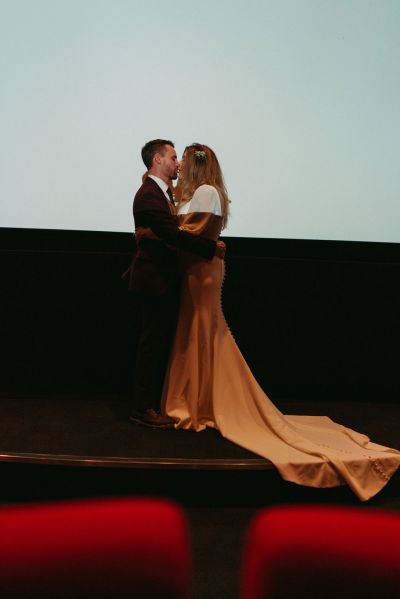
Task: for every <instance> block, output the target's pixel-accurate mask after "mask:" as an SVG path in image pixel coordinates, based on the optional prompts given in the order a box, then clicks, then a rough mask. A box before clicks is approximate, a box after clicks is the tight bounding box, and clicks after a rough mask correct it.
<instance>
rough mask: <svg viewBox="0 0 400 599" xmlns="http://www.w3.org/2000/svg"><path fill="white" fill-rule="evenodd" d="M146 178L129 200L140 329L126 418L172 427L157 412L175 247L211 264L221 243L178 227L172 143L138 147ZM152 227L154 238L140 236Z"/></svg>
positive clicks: (173, 294) (175, 282)
mask: <svg viewBox="0 0 400 599" xmlns="http://www.w3.org/2000/svg"><path fill="white" fill-rule="evenodd" d="M142 159H143V162H144V163H145V165H146V168H147V169H148V175H147V177H146V178H145V180H144V182H143V184H142V186H141V187H140V189H139V190H138V192H137V193H136V196H135V199H134V202H133V215H134V219H135V230H136V232H137V233H138V236H137V239H138V243H137V245H138V248H137V252H136V255H135V257H134V259H133V261H132V264H131V266H130V268H129V269H128V271H127V272H126V273H125V275H124V277H128V280H129V290H130V291H131V292H133V293H135V294H137V295H138V296H139V297H140V299H141V309H142V330H141V335H140V339H139V343H138V349H137V358H136V365H135V373H134V377H135V380H134V402H135V407H134V410H133V411H132V413H131V416H130V419H131V420H132V421H133V422H135V423H138V424H142V425H144V426H149V427H153V428H171V427H172V426H173V421H172V420H171V419H170V418H168V417H166V416H163V415H162V414H161V413H160V400H161V394H162V385H163V380H164V375H165V371H166V367H167V362H168V355H169V351H170V348H171V344H172V339H173V335H174V332H175V326H176V320H177V315H178V309H179V271H178V255H177V251H176V248H179V249H182V250H185V251H187V252H191V253H194V254H197V255H199V256H202V257H203V258H206V259H208V260H211V258H213V257H214V256H217V257H219V258H223V257H224V254H225V244H224V243H223V242H222V241H217V242H215V241H213V240H211V239H206V238H202V237H198V236H195V235H191V234H190V233H188V232H186V231H181V230H180V229H179V224H178V219H177V216H176V213H175V206H174V203H173V198H172V192H171V190H170V186H171V184H172V180H174V179H176V178H177V176H178V166H179V163H178V158H177V155H176V151H175V148H174V144H173V143H172V142H171V141H169V140H165V139H155V140H152V141H149V142H148V143H147V144H146V145H145V146H143V148H142ZM144 229H151V231H152V235H151V236H149V235H146V236H143V237H140V234H139V233H140V231H141V230H142V231H143V230H144Z"/></svg>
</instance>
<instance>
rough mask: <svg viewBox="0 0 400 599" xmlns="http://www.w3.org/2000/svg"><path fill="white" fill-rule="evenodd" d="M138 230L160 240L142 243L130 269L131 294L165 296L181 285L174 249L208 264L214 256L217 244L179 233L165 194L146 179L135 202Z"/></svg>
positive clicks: (134, 212)
mask: <svg viewBox="0 0 400 599" xmlns="http://www.w3.org/2000/svg"><path fill="white" fill-rule="evenodd" d="M133 216H134V219H135V227H136V228H137V227H145V228H150V229H151V230H152V231H153V233H155V235H156V236H157V237H158V238H159V239H141V240H140V241H139V243H138V247H137V251H136V254H135V255H134V257H133V259H132V263H131V265H130V267H129V269H128V270H127V271H126V273H124V275H123V277H124V278H127V279H128V285H129V291H131V292H132V293H139V294H142V295H162V294H163V293H166V292H167V291H168V290H169V289H171V287H174V286H176V285H177V284H178V283H179V270H178V255H177V252H176V249H175V248H179V249H182V250H184V251H186V252H191V253H193V254H197V255H198V256H201V257H203V258H206V259H207V260H211V258H213V256H214V255H215V249H216V243H215V241H213V240H211V239H206V238H203V237H199V236H196V235H192V234H190V233H188V232H186V231H181V230H180V229H179V223H178V218H177V216H176V215H174V214H172V212H171V209H170V206H169V205H168V200H167V198H166V197H165V194H164V193H163V191H162V190H161V189H160V187H159V186H158V185H157V183H156V182H155V181H154V179H151V177H147V178H146V180H145V182H144V183H143V185H142V186H141V187H140V189H139V190H138V192H137V193H136V195H135V199H134V201H133Z"/></svg>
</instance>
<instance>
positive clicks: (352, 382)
mask: <svg viewBox="0 0 400 599" xmlns="http://www.w3.org/2000/svg"><path fill="white" fill-rule="evenodd" d="M0 239H1V242H0V261H1V272H2V276H1V288H0V293H1V308H2V309H1V355H0V359H1V377H0V378H1V382H0V387H1V390H2V392H3V393H6V392H7V393H9V392H17V393H18V392H21V393H24V392H26V393H36V392H43V391H49V392H55V393H63V392H65V393H68V392H71V391H74V392H78V393H79V392H82V393H88V392H90V393H92V392H99V393H101V392H106V393H110V392H115V393H116V394H120V395H128V394H129V390H130V386H131V384H132V369H133V368H132V367H133V361H134V353H135V344H136V339H137V332H138V327H139V321H138V312H137V309H136V305H135V301H134V298H133V297H132V296H130V295H129V294H128V292H127V290H126V286H125V283H124V282H123V281H122V280H121V278H120V275H121V273H122V272H123V271H124V270H125V269H126V268H127V266H128V265H129V262H130V255H131V252H132V250H133V248H134V242H133V239H132V236H131V235H130V234H125V233H94V232H93V233H92V232H77V231H40V230H21V229H19V230H18V229H15V230H12V229H0ZM226 241H227V244H228V254H227V259H226V263H227V277H226V281H225V286H224V293H223V305H224V310H225V315H226V317H227V320H228V323H229V325H230V327H231V330H232V332H233V333H234V336H235V338H236V340H237V342H238V344H239V346H240V348H241V350H242V353H243V354H244V356H245V357H246V359H247V361H248V362H249V364H250V366H251V368H252V370H253V372H254V374H255V375H256V377H257V379H258V380H259V382H260V384H261V385H262V386H263V388H264V389H265V390H266V392H267V393H268V394H269V395H270V396H271V397H273V398H274V397H277V398H278V397H284V398H289V397H293V398H299V399H300V398H302V399H303V398H306V397H309V398H310V399H311V398H312V399H313V400H315V399H320V400H321V401H323V400H324V399H328V398H329V399H332V398H334V399H338V400H339V399H352V400H366V399H368V400H372V401H382V402H384V401H397V399H398V397H399V396H400V379H399V367H398V364H399V346H400V292H399V288H400V286H399V284H398V281H399V276H400V245H399V244H373V243H354V242H326V241H296V240H271V239H258V240H252V239H235V238H227V239H226Z"/></svg>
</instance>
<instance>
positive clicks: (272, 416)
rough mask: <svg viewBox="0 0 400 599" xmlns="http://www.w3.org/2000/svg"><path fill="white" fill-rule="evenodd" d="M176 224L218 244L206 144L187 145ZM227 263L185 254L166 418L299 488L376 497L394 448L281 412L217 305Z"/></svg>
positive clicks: (213, 165)
mask: <svg viewBox="0 0 400 599" xmlns="http://www.w3.org/2000/svg"><path fill="white" fill-rule="evenodd" d="M180 193H181V201H180V203H179V207H178V218H179V219H180V222H181V226H182V227H183V228H184V229H186V230H188V231H191V232H192V233H197V234H199V235H202V236H206V237H210V238H212V239H215V240H216V239H217V238H218V236H219V234H220V232H221V230H222V228H223V227H224V225H225V224H226V222H227V218H228V207H229V201H228V196H227V193H226V189H225V185H224V181H223V177H222V173H221V169H220V166H219V163H218V160H217V157H216V156H215V154H214V152H213V151H212V150H211V149H210V148H209V147H208V146H206V145H201V144H192V145H190V146H188V147H187V148H186V149H185V152H184V155H183V160H182V164H181V170H180ZM223 278H224V264H223V262H222V261H221V260H218V259H216V258H214V259H213V260H211V261H207V260H204V259H202V258H198V257H196V256H193V255H191V254H183V255H182V292H181V304H180V313H179V321H178V327H177V331H176V336H175V341H174V344H173V348H172V352H171V357H170V363H169V368H168V371H167V375H166V380H165V385H164V397H163V405H164V411H165V413H166V414H167V415H168V416H170V417H172V418H173V419H174V420H175V428H182V429H191V430H195V431H201V430H203V429H204V428H205V427H212V428H215V429H217V430H219V431H220V433H221V434H222V435H223V436H224V437H225V438H227V439H229V440H230V441H233V442H234V443H236V444H238V445H240V446H242V447H244V448H246V449H248V450H250V451H253V452H254V453H256V454H259V455H261V456H263V457H265V458H267V459H268V460H270V461H271V462H272V463H273V464H274V465H275V466H276V468H277V469H278V470H279V472H280V473H281V475H282V477H283V478H284V479H286V480H288V481H292V482H295V483H298V484H301V485H307V486H313V487H335V486H338V485H342V484H344V483H347V484H348V485H349V486H350V487H351V488H352V490H353V491H354V492H355V493H356V494H357V496H358V497H359V498H360V499H361V500H367V499H369V498H370V497H372V496H373V495H375V494H376V493H377V492H378V491H379V490H380V489H381V488H382V487H383V486H384V485H385V484H386V483H387V482H388V480H389V479H390V477H391V476H392V475H393V474H394V472H395V471H396V470H397V468H398V467H399V465H400V452H398V451H396V450H394V449H390V448H387V447H383V446H380V445H376V444H374V443H371V442H370V441H369V439H368V437H366V436H365V435H362V434H359V433H357V432H355V431H352V430H350V429H347V428H345V427H343V426H341V425H339V424H336V423H334V422H333V421H332V420H330V419H329V418H328V417H324V416H322V417H319V416H284V415H283V414H282V413H281V412H280V411H279V410H278V409H277V408H276V407H275V406H274V405H273V404H272V402H271V401H270V400H269V398H268V397H267V395H266V394H265V393H264V392H263V390H262V389H261V387H260V386H259V385H258V383H257V381H256V380H255V379H254V377H253V375H252V373H251V371H250V369H249V367H248V366H247V364H246V362H245V360H244V358H243V356H242V355H241V353H240V351H239V348H238V347H237V345H236V343H235V341H234V339H233V337H232V335H231V333H230V331H229V328H228V326H227V324H226V321H225V318H224V315H223V312H222V308H221V301H220V300H221V287H222V282H223Z"/></svg>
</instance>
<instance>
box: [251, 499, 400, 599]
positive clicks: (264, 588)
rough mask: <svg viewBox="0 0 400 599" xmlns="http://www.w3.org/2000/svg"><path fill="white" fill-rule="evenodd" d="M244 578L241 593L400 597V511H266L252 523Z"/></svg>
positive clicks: (255, 598) (332, 598)
mask: <svg viewBox="0 0 400 599" xmlns="http://www.w3.org/2000/svg"><path fill="white" fill-rule="evenodd" d="M241 582H242V587H241V599H306V598H307V599H350V598H351V599H358V598H360V599H361V598H362V599H367V598H368V599H369V598H371V599H383V598H385V599H386V598H387V599H395V598H397V597H400V515H399V514H397V513H395V512H383V511H378V510H370V509H365V508H364V509H362V508H340V507H338V508H336V507H322V506H321V507H318V506H314V507H313V506H307V507H282V508H271V509H266V510H265V511H263V512H261V514H260V515H258V516H257V517H256V518H255V520H254V521H253V523H252V524H251V526H250V529H249V534H248V538H247V544H246V546H245V552H244V556H243V571H242V581H241Z"/></svg>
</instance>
